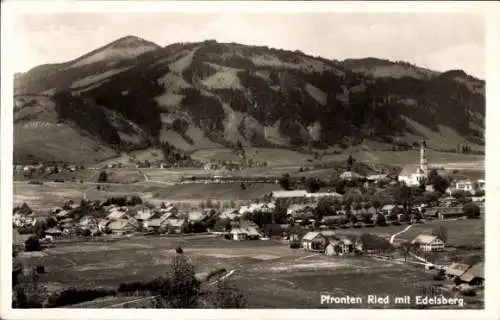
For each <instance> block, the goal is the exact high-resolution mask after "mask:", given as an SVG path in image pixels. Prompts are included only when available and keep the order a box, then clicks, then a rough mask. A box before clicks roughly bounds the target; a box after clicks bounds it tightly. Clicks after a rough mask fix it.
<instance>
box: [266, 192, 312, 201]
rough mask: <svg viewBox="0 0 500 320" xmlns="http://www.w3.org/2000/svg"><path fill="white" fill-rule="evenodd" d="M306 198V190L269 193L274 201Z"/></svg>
mask: <svg viewBox="0 0 500 320" xmlns="http://www.w3.org/2000/svg"><path fill="white" fill-rule="evenodd" d="M306 196H307V191H306V190H278V191H272V192H271V197H272V198H274V199H302V198H305V197H306Z"/></svg>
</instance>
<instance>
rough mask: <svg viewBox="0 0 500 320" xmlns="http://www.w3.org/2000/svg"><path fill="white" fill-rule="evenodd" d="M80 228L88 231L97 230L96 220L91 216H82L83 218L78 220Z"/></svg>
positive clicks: (97, 223) (97, 222)
mask: <svg viewBox="0 0 500 320" xmlns="http://www.w3.org/2000/svg"><path fill="white" fill-rule="evenodd" d="M79 224H80V227H82V228H84V229H89V230H91V231H92V230H99V221H98V220H97V218H95V217H92V216H88V215H87V216H84V217H83V218H81V219H80V222H79Z"/></svg>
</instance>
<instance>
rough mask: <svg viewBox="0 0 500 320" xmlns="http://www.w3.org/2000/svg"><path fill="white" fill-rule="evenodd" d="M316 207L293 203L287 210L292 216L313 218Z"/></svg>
mask: <svg viewBox="0 0 500 320" xmlns="http://www.w3.org/2000/svg"><path fill="white" fill-rule="evenodd" d="M313 212H314V207H313V206H311V205H307V204H292V205H290V206H289V207H288V209H287V210H286V214H287V215H288V214H289V215H291V216H292V217H294V218H295V217H301V218H312V217H313Z"/></svg>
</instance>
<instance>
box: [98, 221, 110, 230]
mask: <svg viewBox="0 0 500 320" xmlns="http://www.w3.org/2000/svg"><path fill="white" fill-rule="evenodd" d="M110 223H111V221H110V220H107V219H98V220H97V228H98V229H99V231H101V232H103V231H104V230H105V229H106V228H107V227H108V225H109V224H110Z"/></svg>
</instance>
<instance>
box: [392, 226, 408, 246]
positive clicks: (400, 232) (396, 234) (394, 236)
mask: <svg viewBox="0 0 500 320" xmlns="http://www.w3.org/2000/svg"><path fill="white" fill-rule="evenodd" d="M412 226H413V225H412V224H410V225H409V226H408V227H406V228H404V229H403V230H402V231H399V232H398V233H395V234H393V235H392V236H391V240H389V242H390V243H391V244H392V243H394V239H395V238H396V237H397V236H398V235H400V234H402V233H404V232H406V231H408V230H410V228H411V227H412Z"/></svg>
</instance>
